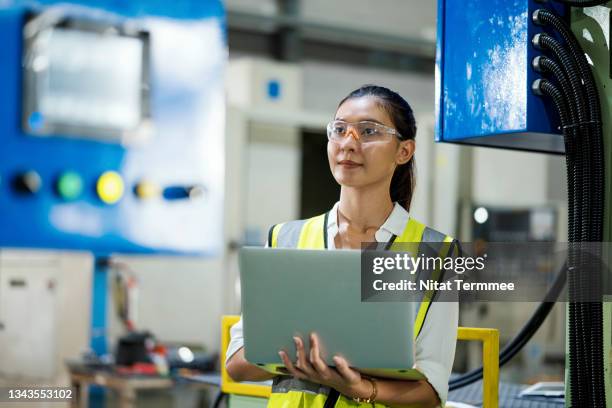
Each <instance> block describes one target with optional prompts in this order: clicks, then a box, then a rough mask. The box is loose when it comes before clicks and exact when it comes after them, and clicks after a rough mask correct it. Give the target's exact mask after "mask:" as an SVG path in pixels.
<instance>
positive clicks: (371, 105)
mask: <svg viewBox="0 0 612 408" xmlns="http://www.w3.org/2000/svg"><path fill="white" fill-rule="evenodd" d="M335 119H336V120H343V121H345V122H349V123H353V122H361V121H364V120H368V121H373V122H378V123H381V124H383V125H385V126H389V127H391V128H395V126H394V124H393V121H392V120H391V117H390V116H389V114H387V112H386V111H385V109H383V108H382V107H381V106H379V104H378V103H377V97H375V96H364V97H359V98H351V99H348V100H347V101H345V102H344V103H343V104H342V105H340V107H339V108H338V110H337V111H336V117H335ZM414 148H415V145H414V140H404V141H400V140H399V139H398V138H397V137H395V136H393V137H392V138H391V137H390V138H389V139H388V141H385V142H372V143H366V144H363V145H362V144H361V142H360V141H359V140H358V138H357V135H356V134H355V130H354V128H353V127H350V128H349V132H348V135H347V136H346V137H344V138H343V140H342V141H340V142H332V141H329V142H327V157H328V159H329V167H330V169H331V172H332V174H333V176H334V178H335V179H336V181H337V182H338V184H340V185H342V186H350V187H366V186H371V185H375V184H378V183H386V184H387V185H388V184H390V183H391V178H392V177H393V172H394V171H395V168H396V167H397V166H398V165H401V164H404V163H407V162H408V161H409V160H410V158H411V157H412V155H413V154H414Z"/></svg>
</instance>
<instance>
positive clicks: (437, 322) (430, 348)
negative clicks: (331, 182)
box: [225, 201, 459, 406]
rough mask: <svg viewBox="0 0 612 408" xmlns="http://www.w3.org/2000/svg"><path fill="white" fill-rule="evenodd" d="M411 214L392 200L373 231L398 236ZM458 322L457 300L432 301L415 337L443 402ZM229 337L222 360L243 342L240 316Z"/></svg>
mask: <svg viewBox="0 0 612 408" xmlns="http://www.w3.org/2000/svg"><path fill="white" fill-rule="evenodd" d="M339 203H340V202H339V201H338V202H336V204H334V206H333V207H332V209H331V210H330V212H329V216H328V217H327V247H328V249H335V248H336V247H335V240H334V239H335V237H336V235H337V234H338V205H339ZM409 218H410V216H409V214H408V211H406V209H404V207H402V206H401V205H400V204H398V203H395V205H394V206H393V210H392V211H391V214H389V217H387V219H386V220H385V222H384V223H383V224H382V225H381V226H380V228H379V229H378V230H377V231H376V233H375V234H374V237H375V239H376V241H377V242H388V241H389V240H390V239H391V237H392V236H393V235H397V236H400V235H402V232H403V231H404V227H405V226H406V223H407V222H408V219H409ZM458 324H459V304H458V303H456V302H432V303H431V305H430V307H429V311H428V312H427V317H426V319H425V322H424V323H423V327H422V328H421V333H420V334H419V336H418V337H417V339H416V340H415V347H414V352H415V363H414V367H415V368H417V369H418V370H419V371H421V372H422V373H423V374H424V375H425V377H427V381H428V382H429V384H431V386H432V387H433V388H434V389H435V390H436V392H437V393H438V396H439V397H440V400H441V401H442V406H444V405H445V403H446V399H447V396H448V380H449V378H450V374H451V370H452V368H453V360H454V358H455V346H456V344H457V327H458ZM230 335H231V340H230V344H229V346H228V348H227V353H226V355H225V356H226V357H225V362H226V363H227V360H228V359H229V358H230V357H231V356H232V355H234V353H236V352H237V351H238V350H240V349H241V348H242V347H243V346H244V338H243V333H242V317H241V318H240V320H239V321H238V323H236V324H235V325H234V326H232V328H231V329H230Z"/></svg>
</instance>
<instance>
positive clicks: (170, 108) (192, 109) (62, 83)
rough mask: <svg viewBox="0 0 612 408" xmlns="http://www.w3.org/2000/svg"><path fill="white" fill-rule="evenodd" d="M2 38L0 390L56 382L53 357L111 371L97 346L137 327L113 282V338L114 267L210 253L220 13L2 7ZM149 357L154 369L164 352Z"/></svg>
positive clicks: (120, 281) (218, 8) (42, 4)
mask: <svg viewBox="0 0 612 408" xmlns="http://www.w3.org/2000/svg"><path fill="white" fill-rule="evenodd" d="M0 34H1V36H2V38H3V44H4V45H3V47H2V49H1V50H0V60H2V66H1V67H0V72H1V75H0V78H1V79H0V84H1V87H2V89H3V90H4V91H3V92H2V94H1V96H0V133H1V136H0V143H1V145H2V148H0V180H1V182H0V209H1V211H0V225H2V228H0V248H1V249H2V251H1V254H0V259H1V260H2V262H1V263H0V264H1V265H0V266H1V267H0V282H2V285H1V287H2V289H1V290H0V292H1V293H0V304H1V306H0V321H1V324H2V329H1V330H0V349H1V350H2V351H3V352H4V353H5V354H6V356H5V357H6V358H4V359H3V364H2V374H3V381H6V382H8V383H15V382H17V383H19V382H21V381H31V380H33V379H36V380H37V381H45V382H46V383H65V381H66V379H65V376H66V371H65V368H64V367H63V359H65V358H71V359H74V358H75V357H77V356H78V355H79V354H80V353H81V352H82V351H84V350H86V349H87V348H88V347H89V348H91V349H92V350H93V352H94V353H95V354H96V355H97V357H98V358H100V359H101V361H103V362H104V361H105V362H108V361H109V358H110V357H109V356H110V354H109V344H113V343H115V341H114V339H110V338H109V336H110V335H112V336H117V337H120V336H122V335H123V334H124V333H125V331H126V330H127V331H128V332H130V331H132V330H134V329H135V328H136V326H135V324H134V323H135V320H136V319H135V316H136V313H137V309H138V307H139V306H138V302H136V301H135V285H134V284H135V282H136V278H137V277H136V276H135V275H134V274H132V275H131V276H127V275H125V273H124V274H123V275H116V278H117V281H115V284H116V288H115V289H116V290H115V293H116V296H115V300H116V302H117V303H118V311H119V320H120V321H122V322H123V324H124V328H120V329H118V330H117V331H118V332H119V333H117V334H114V333H112V330H113V321H114V320H115V316H114V313H110V314H109V313H108V312H109V310H107V309H109V307H110V305H111V304H110V303H109V302H108V298H109V294H110V291H109V289H110V288H111V286H109V282H110V281H111V279H113V278H115V276H111V274H109V273H108V272H109V270H110V268H111V266H112V265H113V263H115V259H116V258H117V256H119V255H130V256H134V255H141V256H150V255H154V254H155V255H156V256H159V255H164V254H165V255H171V256H174V257H175V258H174V259H178V258H176V256H177V255H181V256H185V255H187V256H189V257H192V258H193V257H197V258H198V259H214V258H217V259H220V258H221V257H222V250H223V239H222V237H223V200H224V160H223V158H224V149H225V146H224V138H223V135H224V129H225V128H224V127H225V122H224V119H225V108H224V106H225V105H224V94H223V81H222V78H223V69H224V65H225V61H226V58H227V44H226V39H225V37H224V35H225V34H224V11H223V7H222V4H221V2H220V1H214V0H210V1H205V2H193V1H179V2H173V3H172V4H166V3H164V2H159V1H154V2H149V1H132V2H115V1H96V2H89V1H71V2H59V1H8V2H3V3H2V4H1V5H0ZM83 254H85V255H83ZM89 254H91V255H89ZM92 258H93V259H92ZM158 259H165V262H167V265H168V267H172V265H173V264H174V265H175V266H176V264H177V263H180V261H173V260H172V259H169V258H162V257H159V258H158ZM84 260H86V261H84ZM77 264H78V265H79V266H80V269H79V268H77V267H76V266H73V265H77ZM115 264H116V263H115ZM72 315H75V316H72ZM71 316H72V319H71ZM64 326H70V330H65V327H64ZM131 335H132V336H134V335H135V334H131ZM64 336H69V339H66V338H64ZM129 336H130V335H128V337H127V338H129ZM119 343H120V347H119V350H117V353H118V354H117V355H118V356H120V357H122V358H123V356H125V355H126V353H125V344H127V343H128V342H126V341H123V342H119ZM132 343H133V342H132ZM132 343H130V344H132ZM132 348H133V347H132ZM141 352H142V350H141ZM148 352H150V354H151V355H152V357H153V363H156V366H158V368H159V367H160V366H159V364H157V361H155V359H156V358H157V356H158V355H159V356H163V358H164V360H163V361H165V358H166V357H165V354H166V353H165V352H164V351H163V350H162V349H161V348H158V347H156V348H155V349H153V350H149V351H148ZM141 354H142V353H141ZM127 355H128V356H129V355H134V352H133V351H129V352H128V353H127ZM58 356H59V358H58ZM130 358H132V357H130ZM142 359H143V357H142V356H140V357H137V358H136V360H139V361H140V360H142ZM111 360H112V358H111ZM128 360H129V359H128ZM132 360H133V358H132ZM162 368H163V367H162ZM157 371H158V372H160V371H164V370H157ZM165 372H166V373H167V366H166V368H165Z"/></svg>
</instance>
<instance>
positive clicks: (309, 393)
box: [268, 212, 456, 408]
mask: <svg viewBox="0 0 612 408" xmlns="http://www.w3.org/2000/svg"><path fill="white" fill-rule="evenodd" d="M328 215H329V212H328V213H325V214H321V215H318V216H316V217H312V218H309V219H305V220H296V221H289V222H286V223H283V224H277V225H274V226H273V227H272V228H270V231H269V232H268V246H269V247H271V248H298V249H327V248H328V246H327V217H328ZM399 244H401V250H402V251H405V250H406V248H407V247H410V246H413V247H414V249H415V250H417V251H418V250H420V246H421V245H424V244H426V245H428V246H431V245H432V244H434V245H435V244H440V245H439V248H440V250H444V252H447V253H446V254H440V256H448V255H451V252H452V251H454V250H455V249H456V246H454V245H453V244H454V240H453V238H451V237H450V236H448V235H445V234H442V233H441V232H438V231H436V230H434V229H431V228H429V227H427V226H425V225H424V224H422V223H420V222H418V221H416V220H414V219H412V218H409V220H408V222H407V223H406V226H405V227H404V231H403V233H402V235H400V236H393V237H392V238H391V240H390V241H389V245H388V246H387V249H389V250H397V249H398V247H399V246H400V245H399ZM444 244H446V245H444ZM434 278H437V277H434ZM434 295H435V293H433V292H432V291H430V292H428V293H425V295H424V297H423V299H422V301H421V303H420V306H419V308H418V312H417V315H416V321H415V322H414V338H415V339H416V338H417V336H418V335H419V333H420V332H421V329H422V327H423V322H424V321H425V317H426V316H427V311H428V310H429V306H430V305H431V299H432V298H433V296H434ZM359 406H363V407H372V406H375V407H376V408H383V407H386V405H384V404H380V403H376V404H368V403H357V402H354V401H353V400H352V399H351V398H348V397H346V396H344V395H342V394H340V393H338V391H336V390H334V389H330V388H329V387H326V386H324V385H321V384H315V383H312V382H310V381H304V380H300V379H297V378H293V377H291V376H282V375H279V376H277V377H275V378H274V380H273V383H272V393H271V394H270V399H269V401H268V408H332V407H336V408H345V407H359Z"/></svg>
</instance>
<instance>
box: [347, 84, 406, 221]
mask: <svg viewBox="0 0 612 408" xmlns="http://www.w3.org/2000/svg"><path fill="white" fill-rule="evenodd" d="M363 96H373V97H376V98H378V100H379V104H380V106H381V107H382V108H383V109H384V110H385V111H386V112H387V113H388V114H389V116H390V117H391V120H392V121H393V125H394V126H395V129H396V130H397V131H398V132H399V133H400V135H401V136H402V137H401V140H414V138H415V137H416V130H417V128H416V121H415V120H414V113H413V112H412V108H411V107H410V105H409V104H408V102H406V100H405V99H404V98H402V97H401V96H399V94H398V93H397V92H393V91H392V90H390V89H389V88H385V87H382V86H377V85H363V86H361V87H360V88H358V89H355V90H354V91H353V92H351V93H350V94H348V95H347V96H346V97H345V98H344V99H342V100H341V101H340V103H339V104H338V108H340V106H341V105H342V104H343V103H344V102H346V101H347V100H349V99H354V98H361V97H363ZM415 172H416V169H415V165H414V156H413V157H412V158H411V159H410V160H409V161H408V162H407V163H405V164H402V165H399V166H397V168H396V169H395V173H393V178H392V179H391V188H390V191H389V192H390V193H391V200H392V201H397V202H398V203H399V204H400V205H401V206H402V207H404V208H405V209H406V210H410V203H411V201H412V194H413V192H414V188H415V186H416V174H415Z"/></svg>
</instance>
